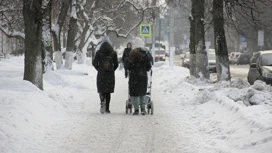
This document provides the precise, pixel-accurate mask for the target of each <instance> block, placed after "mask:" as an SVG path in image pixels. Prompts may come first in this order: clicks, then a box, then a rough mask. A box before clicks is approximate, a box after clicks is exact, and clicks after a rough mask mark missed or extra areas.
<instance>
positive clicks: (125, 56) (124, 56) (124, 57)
mask: <svg viewBox="0 0 272 153" xmlns="http://www.w3.org/2000/svg"><path fill="white" fill-rule="evenodd" d="M131 50H132V44H131V43H130V42H128V43H127V48H125V50H124V52H123V56H122V61H123V64H124V68H125V77H126V78H127V76H128V68H127V65H128V57H129V53H130V52H131Z"/></svg>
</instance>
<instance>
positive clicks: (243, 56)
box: [234, 53, 250, 64]
mask: <svg viewBox="0 0 272 153" xmlns="http://www.w3.org/2000/svg"><path fill="white" fill-rule="evenodd" d="M249 60H250V56H249V54H248V53H236V54H235V56H234V64H249Z"/></svg>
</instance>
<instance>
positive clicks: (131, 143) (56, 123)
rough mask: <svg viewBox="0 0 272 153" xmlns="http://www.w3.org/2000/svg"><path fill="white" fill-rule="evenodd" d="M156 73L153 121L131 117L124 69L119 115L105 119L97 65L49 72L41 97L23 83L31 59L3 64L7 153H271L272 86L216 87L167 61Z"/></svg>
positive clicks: (1, 105)
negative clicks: (24, 66) (128, 109)
mask: <svg viewBox="0 0 272 153" xmlns="http://www.w3.org/2000/svg"><path fill="white" fill-rule="evenodd" d="M153 72H154V74H153V91H152V100H153V101H154V104H155V105H154V108H155V112H154V115H153V116H151V115H146V116H141V115H140V116H132V115H131V114H129V115H127V114H125V101H126V99H127V92H128V89H127V86H128V85H127V81H128V80H127V79H125V78H124V74H123V71H119V70H117V71H116V87H115V93H114V94H112V101H111V112H112V113H111V114H104V115H102V114H100V113H99V107H100V106H99V97H98V94H97V92H96V71H95V70H94V69H93V68H92V67H91V66H90V65H77V64H74V65H73V70H72V71H69V70H58V71H53V72H48V73H47V74H45V75H44V88H45V91H39V90H38V89H37V88H36V87H35V86H33V85H32V84H30V83H29V82H26V81H23V80H22V76H23V57H12V58H11V59H9V60H2V61H0V93H1V94H0V152H1V153H2V152H3V153H16V152H18V153H22V152H25V153H37V152H41V153H62V152H65V153H75V152H76V153H81V152H82V153H90V152H94V153H100V152H101V153H105V152H113V153H119V152H124V153H125V152H137V153H138V152H144V153H146V152H154V153H157V152H158V153H160V152H176V153H218V152H225V153H232V152H233V153H241V152H245V153H248V152H249V153H250V152H252V153H256V152H258V153H270V152H271V150H272V94H271V92H272V89H271V86H266V85H264V84H262V83H260V82H259V83H256V84H255V85H254V86H249V85H248V84H247V83H246V82H243V81H242V80H239V79H238V80H234V81H233V82H231V83H230V82H221V83H218V84H212V83H209V82H208V81H205V80H204V81H201V80H199V79H194V78H189V77H188V76H189V71H188V70H187V69H184V68H181V67H173V68H169V66H168V65H166V64H164V63H157V64H156V65H155V66H154V68H153ZM250 104H257V105H250Z"/></svg>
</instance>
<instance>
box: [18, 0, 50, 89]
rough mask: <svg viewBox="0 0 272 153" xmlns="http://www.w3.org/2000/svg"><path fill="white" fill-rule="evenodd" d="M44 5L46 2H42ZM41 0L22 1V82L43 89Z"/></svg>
mask: <svg viewBox="0 0 272 153" xmlns="http://www.w3.org/2000/svg"><path fill="white" fill-rule="evenodd" d="M44 3H46V2H44ZM43 7H44V6H43V0H35V1H33V0H24V1H23V16H24V23H25V71H24V80H27V81H30V82H31V83H33V84H34V85H36V86H37V87H38V88H39V89H41V90H42V89H43V71H42V70H43V64H42V61H43V58H42V41H41V40H42V27H43V22H42V21H43V9H42V8H43Z"/></svg>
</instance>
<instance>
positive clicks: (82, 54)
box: [77, 0, 93, 64]
mask: <svg viewBox="0 0 272 153" xmlns="http://www.w3.org/2000/svg"><path fill="white" fill-rule="evenodd" d="M77 3H78V4H80V3H81V2H80V1H79V0H77ZM92 3H93V1H92V0H89V1H86V4H81V5H84V6H82V8H84V7H85V6H89V5H90V4H92ZM84 13H85V12H84V10H82V9H80V10H79V13H78V15H79V17H80V18H82V19H84V26H83V27H82V28H83V30H82V32H81V33H80V42H79V45H78V52H77V61H78V64H83V63H85V62H86V57H87V56H86V55H87V46H86V45H87V42H88V34H89V33H88V32H89V31H90V27H91V25H90V20H89V18H88V17H87V16H85V15H84Z"/></svg>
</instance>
